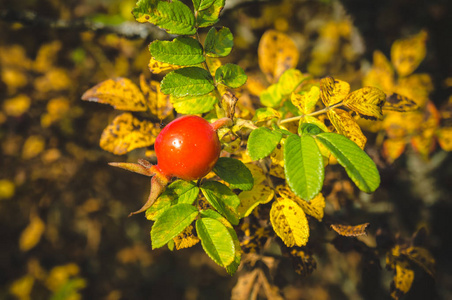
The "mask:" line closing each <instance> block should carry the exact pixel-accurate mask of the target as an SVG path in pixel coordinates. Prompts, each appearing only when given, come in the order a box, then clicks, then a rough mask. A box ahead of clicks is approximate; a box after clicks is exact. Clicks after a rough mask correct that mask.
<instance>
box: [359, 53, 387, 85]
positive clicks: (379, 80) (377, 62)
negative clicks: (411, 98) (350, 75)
mask: <svg viewBox="0 0 452 300" xmlns="http://www.w3.org/2000/svg"><path fill="white" fill-rule="evenodd" d="M363 85H364V86H375V87H378V88H380V89H382V90H383V91H384V92H387V93H388V92H390V91H392V90H393V88H394V69H393V67H392V65H391V63H390V62H389V60H388V59H387V58H386V56H385V55H384V54H383V53H381V52H380V51H379V50H376V51H374V54H373V65H372V68H371V69H370V71H369V72H368V73H367V74H366V75H365V76H364V78H363Z"/></svg>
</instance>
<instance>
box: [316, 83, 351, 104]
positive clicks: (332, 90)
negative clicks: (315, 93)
mask: <svg viewBox="0 0 452 300" xmlns="http://www.w3.org/2000/svg"><path fill="white" fill-rule="evenodd" d="M349 92H350V84H348V82H346V81H342V80H339V79H334V78H333V77H325V78H322V79H320V98H321V99H322V102H323V104H325V106H331V105H334V104H336V103H339V102H340V101H342V100H344V98H345V97H346V96H347V95H348V93H349Z"/></svg>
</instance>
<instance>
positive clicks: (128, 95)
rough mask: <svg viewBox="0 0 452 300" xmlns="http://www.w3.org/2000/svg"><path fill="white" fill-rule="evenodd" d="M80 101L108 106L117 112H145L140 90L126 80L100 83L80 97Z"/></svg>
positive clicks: (118, 79)
mask: <svg viewBox="0 0 452 300" xmlns="http://www.w3.org/2000/svg"><path fill="white" fill-rule="evenodd" d="M82 100H85V101H93V102H98V103H103V104H109V105H111V106H113V107H114V108H115V109H118V110H128V111H146V110H147V105H146V100H145V98H144V96H143V94H142V93H141V91H140V89H139V88H138V87H137V86H136V85H135V84H134V83H133V82H132V81H130V80H129V79H127V78H116V79H108V80H105V81H102V82H101V83H99V84H97V85H96V86H94V87H92V88H90V89H89V90H87V91H86V92H85V93H84V94H83V95H82Z"/></svg>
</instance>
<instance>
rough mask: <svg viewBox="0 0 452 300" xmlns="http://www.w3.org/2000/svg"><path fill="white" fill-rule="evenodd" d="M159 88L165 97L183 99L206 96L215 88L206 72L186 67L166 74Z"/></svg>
mask: <svg viewBox="0 0 452 300" xmlns="http://www.w3.org/2000/svg"><path fill="white" fill-rule="evenodd" d="M160 88H161V91H162V93H164V94H166V95H168V94H171V95H173V96H174V97H184V96H200V95H205V94H208V93H210V92H211V91H212V90H213V89H214V88H215V86H214V84H213V78H212V76H211V75H210V73H209V72H208V71H207V70H205V69H202V68H198V67H187V68H183V69H178V70H175V71H172V72H171V73H168V74H167V75H166V76H165V77H164V78H163V80H162V83H161V86H160Z"/></svg>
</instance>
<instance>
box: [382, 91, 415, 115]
mask: <svg viewBox="0 0 452 300" xmlns="http://www.w3.org/2000/svg"><path fill="white" fill-rule="evenodd" d="M382 109H383V110H390V111H398V112H408V111H415V110H419V106H418V105H417V104H416V102H414V101H413V100H411V99H409V98H408V97H405V96H402V95H399V94H397V93H392V94H391V95H388V96H387V97H386V102H385V103H384V105H383V107H382Z"/></svg>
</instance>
